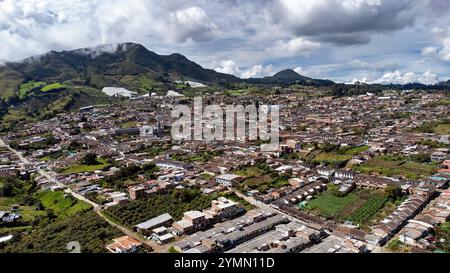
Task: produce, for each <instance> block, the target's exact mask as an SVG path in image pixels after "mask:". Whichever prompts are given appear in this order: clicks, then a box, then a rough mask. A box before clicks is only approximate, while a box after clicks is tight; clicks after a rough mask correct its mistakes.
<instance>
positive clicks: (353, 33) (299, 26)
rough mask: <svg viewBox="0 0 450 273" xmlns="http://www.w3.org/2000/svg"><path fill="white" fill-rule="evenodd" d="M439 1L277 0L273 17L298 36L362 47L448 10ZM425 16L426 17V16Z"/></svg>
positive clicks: (274, 4)
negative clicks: (373, 38)
mask: <svg viewBox="0 0 450 273" xmlns="http://www.w3.org/2000/svg"><path fill="white" fill-rule="evenodd" d="M440 2H443V1H439V0H417V1H411V0H315V1H310V0H295V1H294V0H279V1H275V2H274V3H273V6H274V8H273V16H274V17H275V18H277V20H278V21H279V22H280V23H282V24H283V25H285V26H286V27H287V28H289V29H291V30H292V31H293V32H294V33H295V34H297V35H300V36H311V37H315V38H316V39H317V40H319V41H325V42H332V43H336V44H344V45H347V44H361V43H368V42H370V40H371V34H373V33H380V32H388V31H395V30H399V29H403V28H405V27H408V26H412V25H413V24H414V22H415V21H416V20H417V19H418V18H420V17H424V16H425V17H426V16H429V15H430V14H432V13H440V12H442V10H448V9H449V5H446V4H441V3H440ZM427 13H428V14H427Z"/></svg>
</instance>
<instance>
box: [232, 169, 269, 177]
mask: <svg viewBox="0 0 450 273" xmlns="http://www.w3.org/2000/svg"><path fill="white" fill-rule="evenodd" d="M234 174H236V175H240V176H242V177H244V178H248V177H253V176H261V175H264V171H263V170H261V169H259V168H257V167H248V168H245V169H242V170H237V171H235V172H234Z"/></svg>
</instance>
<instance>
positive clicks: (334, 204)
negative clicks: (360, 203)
mask: <svg viewBox="0 0 450 273" xmlns="http://www.w3.org/2000/svg"><path fill="white" fill-rule="evenodd" d="M357 200H358V195H357V194H354V193H350V194H347V195H346V196H344V197H337V196H334V195H333V194H331V193H329V192H325V193H323V194H321V195H319V196H318V197H317V198H315V199H313V200H311V201H309V202H308V204H307V206H306V209H307V210H311V211H313V212H315V213H317V214H319V215H320V216H323V217H326V218H336V217H337V216H338V214H339V213H340V212H341V211H343V210H344V209H345V207H346V206H348V205H350V204H352V203H354V202H355V201H357Z"/></svg>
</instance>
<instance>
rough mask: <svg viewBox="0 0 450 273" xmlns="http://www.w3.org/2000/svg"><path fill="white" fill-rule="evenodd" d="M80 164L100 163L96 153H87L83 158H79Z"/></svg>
mask: <svg viewBox="0 0 450 273" xmlns="http://www.w3.org/2000/svg"><path fill="white" fill-rule="evenodd" d="M81 164H83V165H98V164H100V162H98V160H97V155H96V154H93V153H88V154H86V155H85V156H84V157H83V159H81Z"/></svg>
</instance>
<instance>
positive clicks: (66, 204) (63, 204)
mask: <svg viewBox="0 0 450 273" xmlns="http://www.w3.org/2000/svg"><path fill="white" fill-rule="evenodd" d="M36 197H37V198H38V199H39V200H40V201H41V203H42V205H43V206H44V207H45V208H46V209H48V210H51V211H52V212H53V213H54V214H55V215H57V216H62V217H66V216H72V215H74V214H76V213H78V212H84V211H88V210H90V209H91V208H92V207H91V205H89V204H88V203H85V202H83V201H79V200H77V199H75V198H73V197H72V196H70V195H66V194H65V193H64V192H61V191H55V192H53V191H45V192H39V193H37V194H36Z"/></svg>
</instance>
